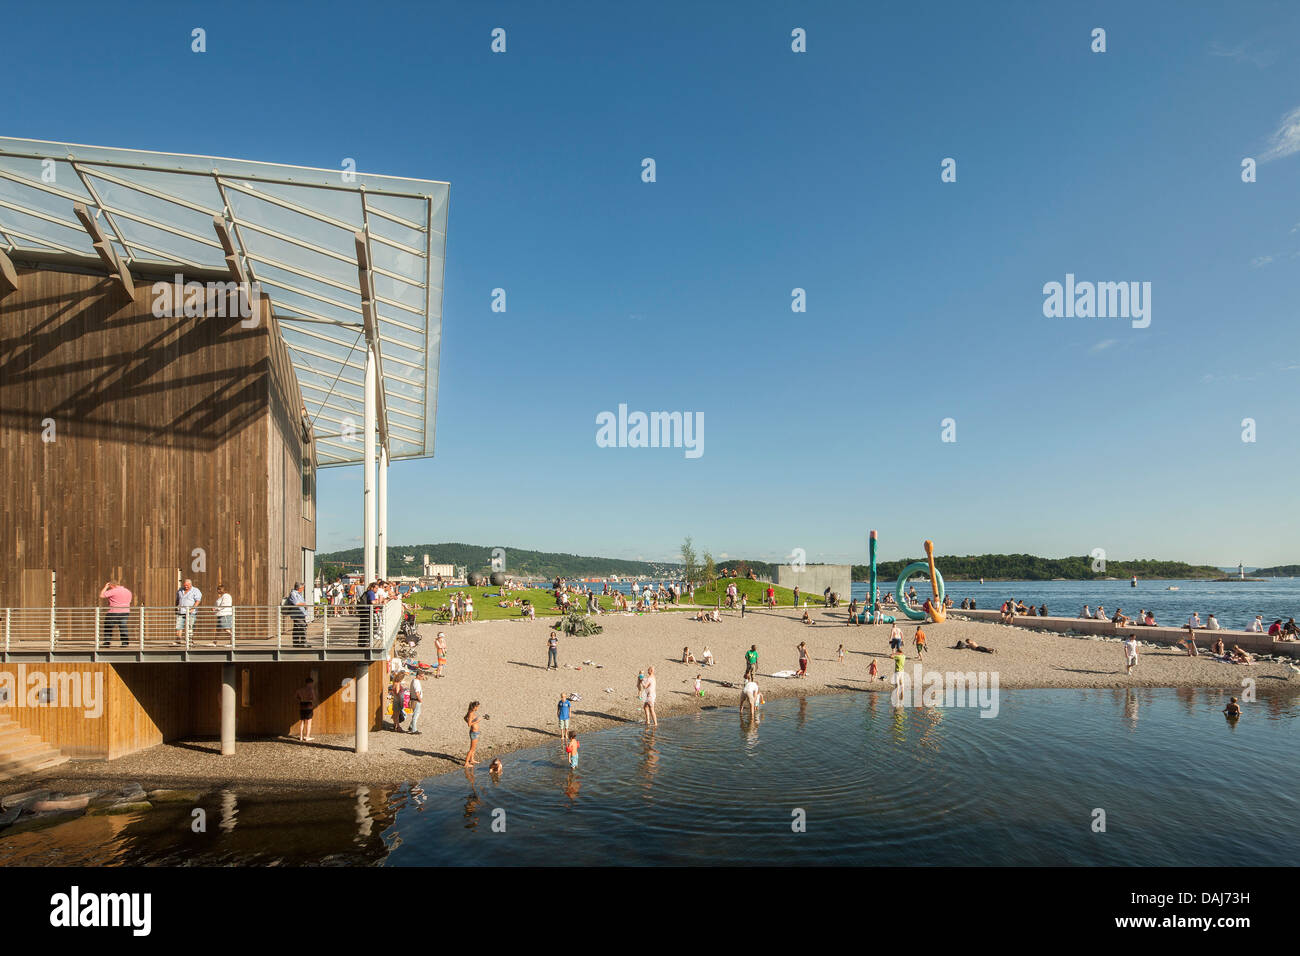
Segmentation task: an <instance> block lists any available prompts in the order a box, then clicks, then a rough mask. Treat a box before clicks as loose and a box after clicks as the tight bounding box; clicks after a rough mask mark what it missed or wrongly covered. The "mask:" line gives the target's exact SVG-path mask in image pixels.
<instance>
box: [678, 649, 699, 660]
mask: <svg viewBox="0 0 1300 956" xmlns="http://www.w3.org/2000/svg"><path fill="white" fill-rule="evenodd" d="M682 663H683V664H698V663H699V661H697V660H696V659H695V655H694V654H692V653H691V649H690V648H689V647H683V648H682Z"/></svg>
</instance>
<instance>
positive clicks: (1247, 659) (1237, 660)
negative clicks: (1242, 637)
mask: <svg viewBox="0 0 1300 956" xmlns="http://www.w3.org/2000/svg"><path fill="white" fill-rule="evenodd" d="M1232 662H1233V663H1234V664H1253V663H1255V658H1253V657H1252V656H1251V655H1249V654H1247V653H1246V652H1245V651H1243V650H1242V649H1241V648H1240V647H1238V646H1237V645H1236V644H1233V645H1232Z"/></svg>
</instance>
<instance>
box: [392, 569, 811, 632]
mask: <svg viewBox="0 0 1300 956" xmlns="http://www.w3.org/2000/svg"><path fill="white" fill-rule="evenodd" d="M732 582H734V583H735V585H736V588H737V589H738V590H739V591H740V593H742V594H747V595H749V606H750V607H751V608H759V607H762V606H763V594H764V593H765V592H766V591H767V585H766V584H765V583H763V582H762V581H751V580H749V579H748V578H726V579H721V578H720V579H719V580H718V583H717V590H714V591H710V590H708V589H707V588H704V587H697V588H696V589H695V606H699V607H713V605H714V604H715V603H721V602H723V601H724V600H725V599H726V596H727V585H728V584H729V583H732ZM774 587H775V585H774ZM498 590H499V589H498V588H495V587H491V586H487V587H457V588H443V589H442V590H441V591H419V592H417V593H415V594H409V595H406V596H405V597H404V598H403V600H404V601H406V603H408V604H414V605H415V606H416V608H417V610H416V612H415V620H416V623H418V624H431V623H432V622H433V609H434V608H435V607H441V606H443V605H445V604H446V603H447V602H448V601H449V600H450V599H451V595H452V593H453V592H456V591H466V592H468V593H469V594H471V595H472V596H473V598H474V620H476V621H500V620H507V619H510V618H520V617H522V616H523V615H521V614H520V613H519V611H520V609H519V608H517V607H497V602H499V601H502V600H506V599H505V598H501V597H498V596H497V592H498ZM799 596H800V598H801V599H802V600H804V601H806V602H807V603H808V604H809V605H810V606H820V605H821V603H822V596H821V595H820V594H807V595H805V594H800V595H799ZM509 599H510V600H516V599H524V600H528V601H531V602H532V603H533V604H534V605H535V606H536V607H537V616H538V617H559V616H560V612H559V611H557V610H556V609H555V599H554V598H552V597H551V592H550V590H549V589H547V588H521V589H517V590H513V591H511V592H510V597H509ZM596 600H597V601H599V602H600V607H601V610H604V611H613V610H614V599H613V597H612V596H610V597H606V596H604V595H599V594H598V595H596ZM628 600H629V601H631V597H629V598H628ZM776 600H777V605H778V606H780V607H790V606H792V605H793V604H794V592H793V591H792V590H790V589H789V588H782V587H776ZM687 603H689V602H687ZM571 606H574V607H585V606H586V605H585V602H584V601H583V599H582V598H577V601H576V603H574V604H572V605H571ZM662 610H684V608H681V607H678V608H674V607H673V606H672V605H668V606H667V607H665V608H662Z"/></svg>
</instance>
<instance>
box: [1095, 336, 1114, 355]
mask: <svg viewBox="0 0 1300 956" xmlns="http://www.w3.org/2000/svg"><path fill="white" fill-rule="evenodd" d="M1117 341H1118V340H1117V339H1102V340H1101V341H1100V342H1098V343H1097V344H1096V345H1094V346H1093V347H1092V348H1090V349H1088V354H1089V355H1096V354H1097V353H1098V352H1104V351H1106V350H1107V349H1108V348H1110V347H1111V346H1112V345H1115V344H1116V342H1117Z"/></svg>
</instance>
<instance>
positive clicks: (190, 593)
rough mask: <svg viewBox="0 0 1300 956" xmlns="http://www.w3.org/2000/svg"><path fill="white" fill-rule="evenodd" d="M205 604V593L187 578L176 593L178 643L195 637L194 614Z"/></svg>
mask: <svg viewBox="0 0 1300 956" xmlns="http://www.w3.org/2000/svg"><path fill="white" fill-rule="evenodd" d="M201 603H203V592H202V591H200V590H199V589H198V588H196V587H195V586H194V582H193V581H191V580H190V579H189V578H186V579H185V580H184V581H183V582H182V583H181V588H180V590H179V591H177V592H176V642H177V643H178V644H179V643H180V642H181V641H188V640H189V639H190V638H191V637H193V636H194V614H195V611H196V609H197V608H198V606H199V605H200V604H201Z"/></svg>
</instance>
